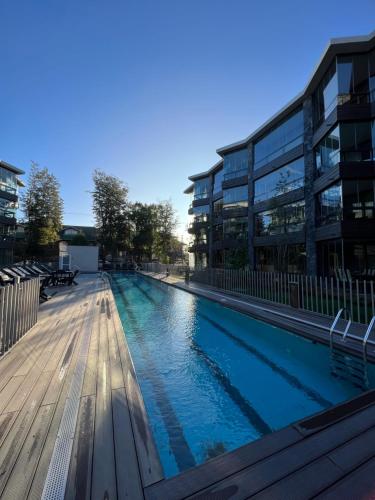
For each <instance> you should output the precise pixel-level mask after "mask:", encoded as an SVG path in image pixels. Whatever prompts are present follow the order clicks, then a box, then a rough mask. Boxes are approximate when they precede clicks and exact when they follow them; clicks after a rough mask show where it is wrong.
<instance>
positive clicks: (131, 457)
mask: <svg viewBox="0 0 375 500" xmlns="http://www.w3.org/2000/svg"><path fill="white" fill-rule="evenodd" d="M112 411H113V427H114V443H115V454H116V477H117V494H118V499H119V500H125V499H131V500H141V499H143V490H142V482H141V477H140V474H139V467H138V461H137V452H136V448H135V442H134V437H133V431H132V426H131V422H130V415H129V408H128V402H127V398H126V393H125V389H124V388H120V389H114V390H112Z"/></svg>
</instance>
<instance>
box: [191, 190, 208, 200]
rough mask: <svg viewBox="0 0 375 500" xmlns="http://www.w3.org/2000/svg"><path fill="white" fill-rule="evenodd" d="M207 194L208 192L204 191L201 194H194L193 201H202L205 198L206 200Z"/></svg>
mask: <svg viewBox="0 0 375 500" xmlns="http://www.w3.org/2000/svg"><path fill="white" fill-rule="evenodd" d="M208 196H209V194H208V191H204V192H202V193H196V194H195V195H194V200H204V199H205V198H208Z"/></svg>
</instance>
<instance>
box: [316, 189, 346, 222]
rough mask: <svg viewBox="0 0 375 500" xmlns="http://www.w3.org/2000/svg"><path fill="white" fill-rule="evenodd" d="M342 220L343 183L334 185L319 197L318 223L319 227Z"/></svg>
mask: <svg viewBox="0 0 375 500" xmlns="http://www.w3.org/2000/svg"><path fill="white" fill-rule="evenodd" d="M341 218H342V189H341V182H340V183H337V184H334V185H333V186H331V187H329V188H328V189H326V190H325V191H322V192H321V193H319V195H318V197H317V214H316V223H317V225H318V226H322V225H324V224H331V223H333V222H337V221H340V220H341Z"/></svg>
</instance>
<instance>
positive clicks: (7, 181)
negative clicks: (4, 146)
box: [0, 167, 17, 194]
mask: <svg viewBox="0 0 375 500" xmlns="http://www.w3.org/2000/svg"><path fill="white" fill-rule="evenodd" d="M0 190H1V191H6V192H8V193H12V194H16V193H17V176H16V174H13V173H12V172H10V171H9V170H7V169H6V168H2V167H0Z"/></svg>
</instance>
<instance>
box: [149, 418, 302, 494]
mask: <svg viewBox="0 0 375 500" xmlns="http://www.w3.org/2000/svg"><path fill="white" fill-rule="evenodd" d="M302 439H303V437H302V436H301V434H299V433H298V432H297V431H296V430H295V429H293V428H292V427H286V428H285V429H281V430H280V431H277V432H274V433H272V434H268V435H266V436H265V437H264V438H262V439H260V440H257V441H254V442H252V443H249V444H246V445H244V446H242V447H241V448H238V449H237V450H234V451H231V452H229V453H225V454H223V455H220V456H218V457H216V458H214V459H212V460H210V461H208V462H206V463H204V464H202V465H200V466H198V467H195V468H194V469H189V470H187V471H185V472H183V473H182V474H179V475H178V476H175V477H172V478H171V479H168V480H166V481H161V482H159V483H157V484H155V485H153V486H150V487H149V488H146V489H145V496H146V498H147V499H149V500H151V499H152V500H154V499H155V500H156V499H158V500H161V499H162V498H168V499H170V500H178V499H180V498H183V497H184V496H189V495H193V494H194V493H196V492H198V491H200V490H203V489H204V488H207V487H208V486H210V485H212V484H215V483H216V482H218V481H221V480H222V479H224V478H225V477H228V476H231V475H233V474H236V473H238V472H240V471H241V470H243V469H245V468H247V467H249V466H251V465H253V464H255V463H257V462H260V461H261V460H263V459H265V458H267V457H269V456H271V455H274V454H275V453H277V452H279V451H280V450H283V449H285V448H287V447H289V446H291V445H293V444H295V443H297V442H299V441H301V440H302Z"/></svg>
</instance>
